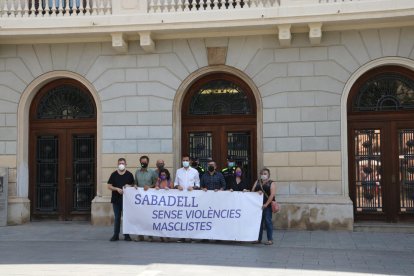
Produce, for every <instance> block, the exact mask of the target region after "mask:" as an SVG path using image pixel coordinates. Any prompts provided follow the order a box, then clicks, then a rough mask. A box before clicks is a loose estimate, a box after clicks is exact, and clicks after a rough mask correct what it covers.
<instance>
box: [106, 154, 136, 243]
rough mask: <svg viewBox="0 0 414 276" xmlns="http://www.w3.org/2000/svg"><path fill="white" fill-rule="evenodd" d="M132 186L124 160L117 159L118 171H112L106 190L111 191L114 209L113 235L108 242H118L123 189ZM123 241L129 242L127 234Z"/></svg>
mask: <svg viewBox="0 0 414 276" xmlns="http://www.w3.org/2000/svg"><path fill="white" fill-rule="evenodd" d="M133 184H134V176H133V175H132V173H131V172H129V171H128V170H126V160H125V158H119V159H118V169H117V170H116V171H114V172H113V173H112V174H111V176H110V177H109V180H108V189H109V190H110V191H112V197H111V203H112V207H113V209H114V216H115V221H114V235H113V236H112V238H111V239H110V241H118V240H119V232H120V228H121V213H122V194H123V193H124V191H123V188H124V187H125V186H130V185H133ZM124 240H125V241H131V237H130V236H129V234H124Z"/></svg>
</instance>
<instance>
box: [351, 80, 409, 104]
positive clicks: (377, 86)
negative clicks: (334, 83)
mask: <svg viewBox="0 0 414 276" xmlns="http://www.w3.org/2000/svg"><path fill="white" fill-rule="evenodd" d="M412 109H414V81H413V80H412V79H409V78H407V77H406V76H404V75H402V74H398V73H383V74H379V75H376V76H374V77H372V78H370V79H369V80H367V82H366V83H365V84H363V85H362V86H361V87H360V89H359V91H358V94H357V95H356V97H355V98H354V101H353V103H352V111H391V110H412Z"/></svg>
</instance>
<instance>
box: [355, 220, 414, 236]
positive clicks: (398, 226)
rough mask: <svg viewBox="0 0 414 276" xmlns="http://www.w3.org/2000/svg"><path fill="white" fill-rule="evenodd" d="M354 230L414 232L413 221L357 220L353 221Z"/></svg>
mask: <svg viewBox="0 0 414 276" xmlns="http://www.w3.org/2000/svg"><path fill="white" fill-rule="evenodd" d="M354 232H379V233H407V234H414V222H411V223H410V222H398V223H392V222H383V221H358V222H354Z"/></svg>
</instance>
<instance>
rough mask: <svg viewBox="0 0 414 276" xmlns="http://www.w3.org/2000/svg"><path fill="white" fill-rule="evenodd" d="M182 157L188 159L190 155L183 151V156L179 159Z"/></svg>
mask: <svg viewBox="0 0 414 276" xmlns="http://www.w3.org/2000/svg"><path fill="white" fill-rule="evenodd" d="M184 157H188V159H190V155H189V154H187V153H184V154H183V156H182V157H181V159H182V158H184Z"/></svg>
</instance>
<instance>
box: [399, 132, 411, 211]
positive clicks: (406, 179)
mask: <svg viewBox="0 0 414 276" xmlns="http://www.w3.org/2000/svg"><path fill="white" fill-rule="evenodd" d="M398 138H399V139H398V140H399V160H400V162H399V163H400V172H399V175H400V212H402V213H414V129H402V130H399V131H398Z"/></svg>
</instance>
